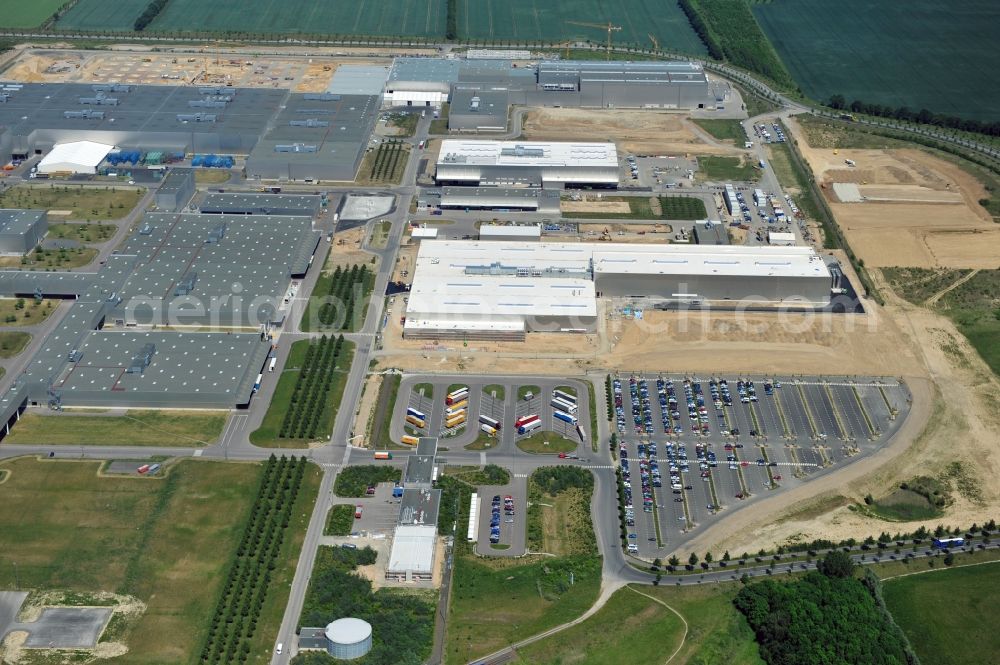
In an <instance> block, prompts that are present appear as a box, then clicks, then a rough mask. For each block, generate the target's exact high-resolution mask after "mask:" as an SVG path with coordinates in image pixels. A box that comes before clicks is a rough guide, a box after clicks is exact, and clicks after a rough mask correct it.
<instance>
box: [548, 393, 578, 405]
mask: <svg viewBox="0 0 1000 665" xmlns="http://www.w3.org/2000/svg"><path fill="white" fill-rule="evenodd" d="M552 396H553V397H558V398H559V399H561V400H565V401H567V402H569V403H570V404H576V398H575V397H573V396H572V395H570V394H569V393H565V392H563V391H561V390H553V391H552Z"/></svg>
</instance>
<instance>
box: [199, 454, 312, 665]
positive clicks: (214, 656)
mask: <svg viewBox="0 0 1000 665" xmlns="http://www.w3.org/2000/svg"><path fill="white" fill-rule="evenodd" d="M305 470H306V458H305V457H300V458H296V457H291V458H287V457H285V456H284V455H282V456H281V458H280V459H278V458H276V457H275V456H274V455H271V458H270V459H269V460H268V461H267V462H266V463H265V464H264V473H263V476H262V477H261V481H260V486H259V488H258V490H257V497H256V499H255V500H254V504H253V508H252V510H251V513H250V519H249V520H248V521H247V525H246V528H245V529H244V531H243V538H242V540H240V544H239V547H238V548H237V549H236V556H235V559H234V561H233V563H232V565H231V566H230V568H229V575H228V577H227V578H226V583H225V585H224V586H223V589H222V595H221V597H220V598H219V603H218V605H217V606H216V608H215V614H214V615H213V617H212V621H211V623H210V624H209V628H208V635H207V637H206V638H205V645H204V646H203V647H202V650H201V662H202V663H245V662H246V661H247V659H248V658H249V656H250V642H251V641H252V639H253V636H254V632H255V631H256V629H257V621H258V620H259V618H260V612H261V609H262V608H263V607H264V601H265V599H266V598H267V592H268V591H269V590H270V588H271V584H270V583H271V573H272V571H274V569H275V567H276V566H277V560H278V554H279V553H280V551H281V545H282V543H283V542H284V532H285V529H287V528H288V523H289V521H290V519H291V515H292V507H293V506H294V505H295V499H296V497H297V496H298V493H299V488H300V487H301V485H302V477H303V475H304V474H305Z"/></svg>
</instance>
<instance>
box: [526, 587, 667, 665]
mask: <svg viewBox="0 0 1000 665" xmlns="http://www.w3.org/2000/svg"><path fill="white" fill-rule="evenodd" d="M640 590H641V591H643V593H646V590H645V588H641V589H640ZM683 636H684V625H683V624H682V623H681V620H680V619H679V618H678V617H677V615H676V614H674V613H673V612H671V611H670V610H668V609H667V608H666V607H664V606H663V605H661V604H660V603H657V602H656V601H655V600H650V599H649V598H647V597H645V596H642V595H639V594H638V593H636V592H635V591H632V589H631V587H629V588H625V589H620V590H618V591H616V592H615V594H614V595H613V596H611V598H610V599H609V600H608V602H607V604H606V605H605V606H604V607H602V608H601V610H600V611H599V612H598V613H597V614H595V615H594V616H592V617H590V618H589V619H587V620H586V621H584V622H583V623H581V624H578V625H576V626H574V627H572V628H569V629H567V630H564V631H562V632H559V633H556V634H555V635H553V636H551V637H548V638H546V639H544V640H540V641H538V642H535V643H534V644H530V645H528V646H526V647H524V648H523V649H518V652H517V656H518V658H517V660H515V661H513V662H515V663H523V664H524V665H527V664H528V663H531V665H564V664H565V663H587V664H588V665H619V663H621V662H623V657H622V655H623V654H628V661H629V662H634V663H662V662H665V661H666V659H667V658H668V657H669V656H670V654H672V653H673V652H674V649H676V648H677V646H678V645H679V644H680V642H681V639H682V638H683Z"/></svg>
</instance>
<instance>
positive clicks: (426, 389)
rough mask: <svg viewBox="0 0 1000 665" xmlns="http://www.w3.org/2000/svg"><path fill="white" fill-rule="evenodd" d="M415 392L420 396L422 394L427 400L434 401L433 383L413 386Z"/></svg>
mask: <svg viewBox="0 0 1000 665" xmlns="http://www.w3.org/2000/svg"><path fill="white" fill-rule="evenodd" d="M413 392H415V393H417V394H418V395H420V394H422V395H423V396H424V397H426V398H427V399H434V384H433V383H418V384H417V385H415V386H413Z"/></svg>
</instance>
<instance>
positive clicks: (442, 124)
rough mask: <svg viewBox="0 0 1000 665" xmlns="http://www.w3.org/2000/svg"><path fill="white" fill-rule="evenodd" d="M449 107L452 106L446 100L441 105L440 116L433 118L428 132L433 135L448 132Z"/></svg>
mask: <svg viewBox="0 0 1000 665" xmlns="http://www.w3.org/2000/svg"><path fill="white" fill-rule="evenodd" d="M449 108H450V106H449V104H448V103H447V102H445V103H444V104H442V105H441V113H440V114H439V116H440V117H437V118H434V119H433V120H431V126H430V129H428V130H427V133H428V134H430V135H431V136H433V135H443V134H447V133H448V110H449Z"/></svg>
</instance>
